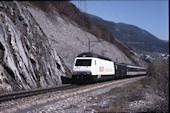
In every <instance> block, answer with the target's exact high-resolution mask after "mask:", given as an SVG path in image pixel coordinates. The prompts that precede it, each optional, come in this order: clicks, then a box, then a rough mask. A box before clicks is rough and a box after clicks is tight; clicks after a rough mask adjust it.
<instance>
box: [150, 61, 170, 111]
mask: <svg viewBox="0 0 170 113" xmlns="http://www.w3.org/2000/svg"><path fill="white" fill-rule="evenodd" d="M149 67H150V69H149V74H148V75H150V77H149V80H150V86H151V87H152V89H154V91H155V93H156V94H157V95H159V96H160V97H162V98H163V100H164V101H163V102H158V103H159V110H160V111H161V112H168V108H169V107H168V105H169V63H168V62H167V61H164V60H162V59H156V60H155V61H153V62H151V63H150V66H149Z"/></svg>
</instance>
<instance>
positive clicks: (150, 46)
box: [89, 15, 169, 54]
mask: <svg viewBox="0 0 170 113" xmlns="http://www.w3.org/2000/svg"><path fill="white" fill-rule="evenodd" d="M89 17H90V18H91V19H92V20H93V21H94V22H96V23H97V24H101V25H104V26H106V27H107V28H108V29H109V31H110V32H111V33H112V34H113V35H114V36H115V37H116V38H117V39H118V40H120V41H121V42H122V43H123V44H125V45H127V46H129V47H131V48H132V49H133V50H135V51H136V52H138V53H141V52H159V53H164V54H169V42H167V41H166V42H165V41H162V40H160V39H158V38H157V37H155V36H154V35H152V34H151V33H149V32H147V31H146V30H143V29H141V28H139V27H137V26H134V25H128V24H125V23H114V22H111V21H106V20H103V19H102V18H99V17H97V16H94V15H89ZM151 54H152V53H151Z"/></svg>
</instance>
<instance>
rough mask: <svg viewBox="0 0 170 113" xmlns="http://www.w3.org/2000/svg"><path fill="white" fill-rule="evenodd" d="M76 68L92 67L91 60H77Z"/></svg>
mask: <svg viewBox="0 0 170 113" xmlns="http://www.w3.org/2000/svg"><path fill="white" fill-rule="evenodd" d="M75 66H91V59H77V60H76V64H75Z"/></svg>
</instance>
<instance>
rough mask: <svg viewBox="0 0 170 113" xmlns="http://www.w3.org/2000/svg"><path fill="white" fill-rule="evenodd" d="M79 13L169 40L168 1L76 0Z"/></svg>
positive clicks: (74, 2)
mask: <svg viewBox="0 0 170 113" xmlns="http://www.w3.org/2000/svg"><path fill="white" fill-rule="evenodd" d="M71 2H72V3H73V4H75V5H76V6H77V7H78V8H79V9H81V11H83V12H86V13H88V14H92V15H96V16H98V17H101V18H102V19H104V20H108V21H112V22H115V23H125V24H130V25H135V26H137V27H139V28H141V29H143V30H146V31H148V32H149V33H151V34H152V35H154V36H156V37H157V38H159V39H161V40H169V1H168V0H96V1H95V0H79V1H78V0H76V1H74V0H73V1H71Z"/></svg>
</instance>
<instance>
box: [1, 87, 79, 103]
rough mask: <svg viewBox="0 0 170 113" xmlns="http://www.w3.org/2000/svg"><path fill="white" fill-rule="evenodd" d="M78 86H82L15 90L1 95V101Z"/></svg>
mask: <svg viewBox="0 0 170 113" xmlns="http://www.w3.org/2000/svg"><path fill="white" fill-rule="evenodd" d="M76 87H80V86H78V85H72V84H67V85H62V86H57V87H50V88H41V89H34V90H26V91H19V92H13V93H9V94H3V95H0V103H2V102H5V101H9V100H14V99H19V98H24V97H29V96H34V95H39V94H43V93H48V92H53V91H61V90H66V89H71V88H76Z"/></svg>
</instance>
